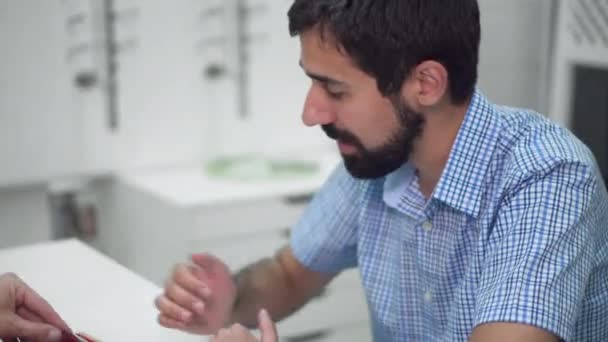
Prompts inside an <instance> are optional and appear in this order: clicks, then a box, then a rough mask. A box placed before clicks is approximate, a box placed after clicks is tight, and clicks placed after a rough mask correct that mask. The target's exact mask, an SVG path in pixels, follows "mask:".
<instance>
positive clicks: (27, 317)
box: [17, 307, 44, 323]
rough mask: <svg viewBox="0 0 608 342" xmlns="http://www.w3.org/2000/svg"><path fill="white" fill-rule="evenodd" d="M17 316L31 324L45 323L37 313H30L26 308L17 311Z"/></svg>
mask: <svg viewBox="0 0 608 342" xmlns="http://www.w3.org/2000/svg"><path fill="white" fill-rule="evenodd" d="M17 315H19V317H21V318H23V319H25V320H28V321H30V322H37V323H44V320H43V319H42V317H40V316H38V315H36V314H35V313H33V312H31V311H29V310H28V309H26V308H24V307H20V308H19V309H17Z"/></svg>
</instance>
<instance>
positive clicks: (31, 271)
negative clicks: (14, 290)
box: [0, 240, 207, 342]
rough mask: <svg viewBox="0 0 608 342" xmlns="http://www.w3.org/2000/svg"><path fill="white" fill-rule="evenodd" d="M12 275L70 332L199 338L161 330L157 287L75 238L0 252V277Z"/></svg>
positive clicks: (106, 337) (174, 341) (177, 341)
mask: <svg viewBox="0 0 608 342" xmlns="http://www.w3.org/2000/svg"><path fill="white" fill-rule="evenodd" d="M5 272H14V273H17V274H18V275H19V276H20V277H21V278H22V279H24V280H25V281H26V282H27V283H28V284H29V285H30V286H31V287H32V288H34V289H35V290H36V291H37V292H38V293H40V294H41V295H42V296H43V297H44V298H45V299H47V300H48V301H49V302H50V303H51V305H52V306H53V307H54V308H55V309H56V310H57V312H59V314H60V315H61V316H62V317H63V318H64V319H65V320H66V322H67V323H68V324H69V325H70V327H71V328H72V329H74V330H75V331H76V332H78V331H82V332H85V333H89V334H91V335H93V336H95V337H97V338H99V339H101V340H102V341H104V342H123V341H143V342H161V341H163V342H165V341H171V342H194V341H198V342H200V341H206V340H207V339H206V338H205V337H201V336H194V335H188V334H185V333H181V332H178V331H174V330H169V329H165V328H162V327H161V326H159V325H158V324H157V323H156V315H157V311H156V309H155V308H154V304H153V301H154V298H155V297H156V296H157V295H158V294H159V293H160V292H161V289H159V288H158V287H156V286H155V285H153V284H152V283H150V282H148V281H146V280H144V279H143V278H141V277H139V276H137V275H136V274H134V273H133V272H131V271H129V270H127V269H126V268H124V267H122V266H120V265H119V264H117V263H115V262H114V261H112V260H111V259H109V258H107V257H105V256H103V255H102V254H100V253H98V252H97V251H95V250H93V249H92V248H90V247H88V246H87V245H85V244H83V243H81V242H79V241H77V240H66V241H62V242H49V243H43V244H39V245H32V246H26V247H20V248H15V249H7V250H0V273H5Z"/></svg>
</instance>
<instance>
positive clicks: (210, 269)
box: [191, 253, 224, 273]
mask: <svg viewBox="0 0 608 342" xmlns="http://www.w3.org/2000/svg"><path fill="white" fill-rule="evenodd" d="M191 259H192V262H193V263H194V264H195V265H196V266H198V267H200V268H201V269H203V270H204V271H205V272H207V273H215V272H216V271H217V268H218V267H224V263H223V262H222V261H221V260H219V259H218V258H216V257H214V256H213V255H211V254H207V253H199V254H193V255H192V257H191Z"/></svg>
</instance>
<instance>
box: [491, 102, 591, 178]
mask: <svg viewBox="0 0 608 342" xmlns="http://www.w3.org/2000/svg"><path fill="white" fill-rule="evenodd" d="M497 112H498V113H499V115H500V117H501V135H500V138H499V143H498V150H499V153H498V158H500V159H501V161H502V165H503V168H504V175H505V177H507V178H511V179H512V180H513V181H515V182H521V181H523V180H526V179H530V178H535V179H539V178H542V177H544V176H546V175H548V174H550V173H552V172H553V171H555V170H556V169H559V168H561V167H573V168H575V169H576V170H577V172H576V173H578V174H575V175H572V176H573V177H581V178H589V177H598V176H599V171H598V170H597V163H596V162H595V158H594V157H593V154H592V153H591V151H590V150H589V149H588V148H587V146H585V144H584V143H583V142H581V141H580V140H579V139H578V138H577V137H576V136H575V135H574V134H573V133H572V132H570V131H569V130H568V129H566V128H564V127H561V126H559V125H558V124H556V123H554V122H552V121H550V120H549V119H547V118H545V117H544V116H542V115H541V114H538V113H536V112H533V111H530V110H524V109H518V108H510V107H497Z"/></svg>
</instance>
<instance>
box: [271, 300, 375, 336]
mask: <svg viewBox="0 0 608 342" xmlns="http://www.w3.org/2000/svg"><path fill="white" fill-rule="evenodd" d="M368 317H369V315H368V309H367V302H366V300H365V297H364V294H363V292H362V291H357V290H343V291H330V292H328V293H327V294H326V295H324V296H322V297H320V298H317V299H314V300H312V301H311V302H310V303H309V304H308V305H306V306H305V307H304V308H302V310H300V311H298V312H296V313H295V314H294V315H292V316H291V317H289V318H287V319H285V320H284V321H282V322H280V323H279V331H281V332H282V333H283V334H284V335H285V336H296V335H302V334H308V333H310V332H311V331H319V330H326V329H332V328H334V327H336V326H341V325H349V324H352V323H354V322H360V321H365V320H367V319H368Z"/></svg>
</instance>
